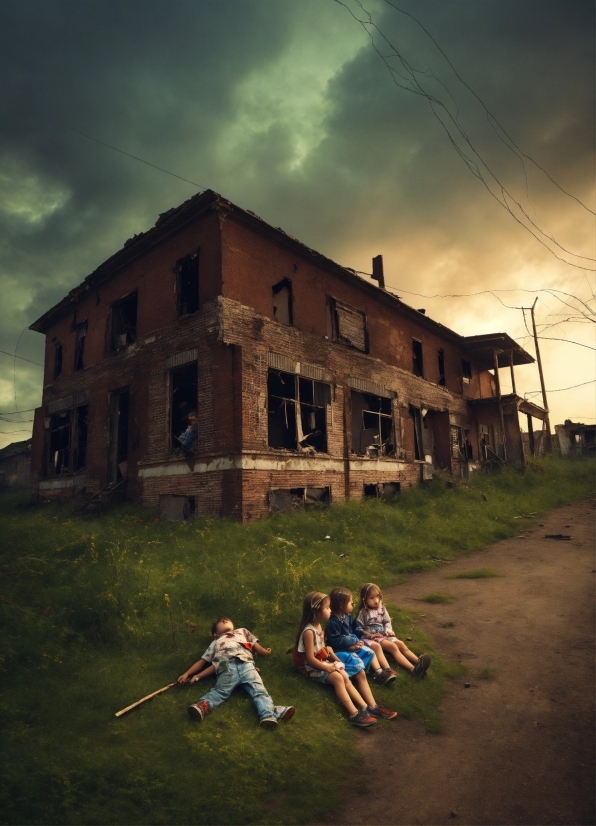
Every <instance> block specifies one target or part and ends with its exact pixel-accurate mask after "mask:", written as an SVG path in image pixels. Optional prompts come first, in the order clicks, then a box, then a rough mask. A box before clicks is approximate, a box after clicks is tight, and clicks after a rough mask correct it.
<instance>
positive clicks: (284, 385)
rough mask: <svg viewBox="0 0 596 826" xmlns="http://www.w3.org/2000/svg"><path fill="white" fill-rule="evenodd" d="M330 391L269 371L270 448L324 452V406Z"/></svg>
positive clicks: (323, 385) (318, 384)
mask: <svg viewBox="0 0 596 826" xmlns="http://www.w3.org/2000/svg"><path fill="white" fill-rule="evenodd" d="M330 403H331V388H330V386H329V385H328V384H324V383H323V382H320V381H314V379H306V378H303V377H302V376H296V375H295V374H294V373H283V372H281V371H279V370H269V374H268V377H267V410H268V424H269V428H268V440H267V443H268V445H269V447H276V448H285V449H286V450H309V449H310V450H311V451H314V452H317V453H326V452H327V405H329V404H330Z"/></svg>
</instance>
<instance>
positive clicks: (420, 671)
mask: <svg viewBox="0 0 596 826" xmlns="http://www.w3.org/2000/svg"><path fill="white" fill-rule="evenodd" d="M429 665H430V654H421V655H420V657H419V658H418V662H417V663H416V665H415V666H414V670H413V671H411V672H410V674H411V675H412V677H415V678H416V679H418V680H422V679H423V678H424V675H425V674H426V672H427V670H428V667H429Z"/></svg>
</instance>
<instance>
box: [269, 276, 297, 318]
mask: <svg viewBox="0 0 596 826" xmlns="http://www.w3.org/2000/svg"><path fill="white" fill-rule="evenodd" d="M273 317H274V318H275V320H276V321H279V323H280V324H286V325H287V326H288V327H291V326H292V324H293V323H294V314H293V307H292V282H291V281H290V280H289V278H284V280H283V281H280V282H279V284H276V285H275V286H274V287H273Z"/></svg>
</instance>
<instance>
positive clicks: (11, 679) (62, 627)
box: [0, 459, 594, 824]
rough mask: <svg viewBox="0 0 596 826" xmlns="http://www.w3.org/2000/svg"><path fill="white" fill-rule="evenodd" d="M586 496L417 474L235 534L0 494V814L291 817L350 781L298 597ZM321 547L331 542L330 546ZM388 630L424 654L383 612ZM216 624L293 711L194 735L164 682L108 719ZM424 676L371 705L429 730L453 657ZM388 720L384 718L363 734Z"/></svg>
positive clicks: (66, 819) (119, 819) (405, 625)
mask: <svg viewBox="0 0 596 826" xmlns="http://www.w3.org/2000/svg"><path fill="white" fill-rule="evenodd" d="M593 491H594V463H593V462H590V461H587V460H577V461H562V460H555V459H550V460H542V461H540V462H534V463H532V466H531V467H530V468H529V469H528V470H527V471H526V472H525V473H523V474H522V473H520V472H518V471H515V470H511V469H510V470H506V471H503V472H501V473H499V474H497V475H495V476H484V475H477V476H475V477H473V478H471V479H470V480H469V483H467V484H465V485H462V484H458V485H456V486H455V487H451V486H449V485H448V484H447V482H446V480H444V479H443V480H435V481H433V482H432V483H428V484H426V485H424V487H422V488H419V489H416V490H411V491H407V492H405V493H404V494H402V495H401V496H400V497H399V498H397V499H396V500H395V501H394V502H393V503H391V504H385V503H381V502H379V503H377V502H348V503H346V504H343V505H334V506H332V507H330V508H328V509H325V510H314V511H302V512H297V513H293V514H288V515H278V516H275V517H272V518H270V519H266V520H263V521H261V522H257V523H255V524H251V525H248V526H242V525H238V524H236V523H233V522H230V521H227V520H224V519H219V518H197V519H194V520H193V521H191V522H188V523H184V524H169V523H162V522H160V521H159V520H157V521H156V514H155V513H154V512H152V511H147V510H144V509H142V508H138V507H133V506H124V507H120V508H116V509H113V510H111V511H110V512H108V513H105V514H103V515H102V516H99V517H93V518H89V517H81V516H77V515H76V514H74V513H73V509H72V506H69V507H68V508H59V507H54V506H44V507H31V506H30V505H29V504H28V497H27V494H23V493H21V494H4V495H2V496H0V520H1V522H0V537H1V539H0V544H1V547H2V553H1V559H0V564H1V570H2V591H1V609H2V611H1V615H2V624H3V629H2V630H3V633H2V636H1V643H0V645H1V650H0V656H1V660H0V669H1V670H0V684H1V686H2V694H1V699H0V714H1V716H2V729H3V733H4V734H3V745H2V758H3V765H2V771H1V773H0V812H1V814H0V819H1V822H3V823H89V824H95V823H98V824H99V823H109V824H112V823H113V824H130V823H193V824H195V823H196V824H203V823H204V824H227V823H285V824H287V823H303V822H306V821H311V820H312V819H314V818H316V817H324V815H325V813H326V812H329V811H330V810H332V809H333V807H334V806H335V805H336V803H337V799H338V798H337V796H338V792H339V790H340V784H341V782H342V778H345V777H346V776H348V774H349V773H352V776H353V777H355V778H357V776H358V772H357V770H356V769H357V767H356V760H357V754H356V743H357V739H358V737H362V736H373V737H374V731H354V730H353V729H352V728H351V727H350V726H349V725H348V723H347V722H346V719H345V716H344V713H343V711H342V709H341V708H340V706H339V704H338V703H337V702H336V700H335V699H334V696H333V694H332V692H328V691H327V690H326V689H324V688H322V687H320V686H316V685H310V684H309V683H308V682H307V680H305V679H304V678H303V677H301V676H300V675H299V674H297V673H296V671H295V669H294V668H293V666H292V664H291V658H290V656H289V655H287V654H286V653H285V652H286V650H287V649H288V648H289V647H290V646H291V645H292V644H293V640H294V636H295V633H296V628H297V622H298V619H299V616H300V606H301V600H302V597H303V595H304V594H305V593H306V592H307V591H309V590H312V589H319V590H323V591H326V592H328V591H329V590H330V589H331V588H332V587H334V586H336V585H344V586H347V587H349V588H352V589H354V590H357V589H358V587H359V586H360V584H361V583H362V582H364V581H367V580H372V581H374V582H377V583H378V584H379V585H381V586H384V585H388V584H390V583H394V582H396V581H398V580H399V578H400V577H401V576H403V575H404V574H407V573H408V572H410V571H420V570H425V569H428V568H433V567H435V566H437V565H440V564H442V562H441V560H444V559H448V558H453V557H455V556H457V555H461V554H465V553H468V552H470V551H473V550H477V549H479V548H481V547H483V546H484V545H486V544H488V543H490V542H493V541H495V540H497V539H500V538H504V537H506V536H510V535H512V534H514V533H516V532H518V531H519V528H520V520H519V519H518V520H516V519H514V518H513V517H514V516H519V515H521V514H528V513H531V512H536V513H537V514H540V513H543V512H545V511H546V510H548V509H550V508H552V507H556V506H557V505H561V504H564V503H566V502H570V501H573V500H574V499H577V498H579V497H582V496H587V495H589V494H591V493H593ZM326 537H331V538H330V539H328V538H326ZM392 613H393V616H394V619H395V620H396V622H395V625H396V627H397V633H398V634H401V635H403V636H406V635H408V636H410V637H412V638H413V642H412V643H410V645H411V646H412V647H413V648H414V650H416V651H420V650H421V649H422V648H425V649H428V647H429V645H430V643H429V641H428V640H425V639H423V638H422V637H421V635H420V634H419V632H418V631H417V629H416V625H415V616H413V615H411V614H407V613H406V612H403V611H399V609H398V608H397V607H396V606H392ZM218 614H227V615H230V616H231V617H232V618H233V619H234V620H235V622H236V625H237V626H246V627H248V628H250V629H251V630H253V631H254V632H255V633H257V634H258V635H259V636H260V638H261V640H262V642H263V644H264V645H267V646H272V647H273V650H274V656H272V657H271V658H269V659H267V660H262V661H260V662H258V663H257V665H259V666H260V668H261V674H262V676H263V678H264V681H265V684H266V686H267V687H268V689H269V691H270V693H271V694H272V696H273V698H274V701H275V702H277V703H282V704H292V705H295V706H296V708H297V714H296V716H295V717H294V718H293V719H292V720H291V721H290V722H288V723H287V724H281V725H280V726H279V727H278V729H277V730H276V731H273V732H271V731H262V730H261V729H260V728H259V726H258V725H257V718H256V714H255V712H254V709H253V707H252V704H251V703H250V701H249V700H248V698H247V697H246V696H245V695H243V694H242V692H237V695H238V696H236V695H235V696H234V697H233V698H232V699H231V700H230V701H229V702H227V703H226V704H225V705H224V706H222V707H221V708H220V709H218V710H217V711H216V712H214V713H213V714H212V715H210V716H209V717H208V718H207V720H206V721H205V722H204V723H201V724H197V723H196V722H193V721H191V720H190V718H188V716H187V714H186V707H187V705H189V703H191V702H195V701H196V699H198V697H199V696H200V694H202V693H204V691H206V690H207V688H208V687H209V686H210V684H211V683H210V682H209V681H205V682H204V683H200V684H199V686H198V687H192V688H173V689H171V690H170V691H169V692H167V693H166V694H164V695H161V696H160V697H157V698H155V699H154V700H152V701H151V702H149V703H147V704H145V705H144V706H142V707H140V708H139V709H136V710H135V711H133V712H131V713H130V714H128V715H125V716H124V717H122V718H115V717H114V713H115V712H116V711H117V710H119V709H121V708H123V707H124V706H126V705H128V704H130V703H132V702H133V701H135V700H136V699H138V698H140V697H142V696H144V695H145V694H148V693H149V692H151V691H154V690H155V689H157V688H160V687H161V686H163V685H165V684H167V683H169V682H172V681H173V680H175V679H176V677H177V676H178V675H179V674H180V673H181V672H182V671H184V670H185V669H186V668H187V667H188V666H189V665H190V664H191V663H192V662H194V661H195V660H196V659H198V657H199V656H200V655H201V654H202V653H203V651H204V650H205V648H206V647H207V645H208V643H209V627H210V625H211V622H212V621H213V619H214V618H215V616H217V615H218ZM435 653H437V654H438V656H436V657H435V659H434V660H433V667H432V669H431V671H430V672H429V675H428V677H427V679H426V680H425V681H423V682H422V683H415V682H414V681H413V680H411V679H409V678H407V676H406V675H405V674H401V675H400V678H399V679H398V680H397V681H396V683H394V685H393V687H392V688H391V689H378V690H377V691H376V693H377V695H378V697H379V699H381V700H382V701H383V702H384V703H385V704H387V705H390V706H393V707H395V708H397V709H398V711H399V712H400V714H401V716H418V717H420V718H421V719H423V720H425V721H426V724H427V727H428V728H429V729H430V730H434V731H438V730H439V729H440V715H439V713H438V711H437V707H438V704H439V703H440V700H441V697H442V695H443V691H444V687H445V679H446V677H448V676H449V674H453V673H455V669H456V667H455V666H451V665H450V664H448V663H445V662H443V661H442V659H441V657H440V652H435ZM378 725H391V726H395V727H396V737H398V738H399V721H398V722H397V723H379V724H378Z"/></svg>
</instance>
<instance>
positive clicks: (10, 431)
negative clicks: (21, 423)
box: [0, 427, 31, 436]
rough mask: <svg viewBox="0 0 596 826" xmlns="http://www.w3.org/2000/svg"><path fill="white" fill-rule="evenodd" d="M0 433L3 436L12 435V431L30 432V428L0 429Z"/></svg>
mask: <svg viewBox="0 0 596 826" xmlns="http://www.w3.org/2000/svg"><path fill="white" fill-rule="evenodd" d="M0 433H3V434H4V435H5V436H12V434H13V433H31V428H30V427H29V428H27V429H26V430H0Z"/></svg>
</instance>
